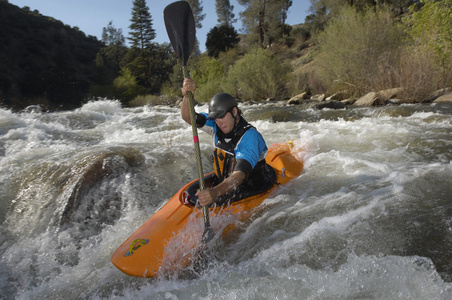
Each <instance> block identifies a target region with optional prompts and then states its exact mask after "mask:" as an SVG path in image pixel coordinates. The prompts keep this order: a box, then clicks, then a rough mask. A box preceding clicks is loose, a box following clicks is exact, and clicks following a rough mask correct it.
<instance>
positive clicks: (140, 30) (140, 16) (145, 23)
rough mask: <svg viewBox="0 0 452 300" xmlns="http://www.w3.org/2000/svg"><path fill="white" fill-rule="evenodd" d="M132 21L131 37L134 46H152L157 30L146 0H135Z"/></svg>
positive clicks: (143, 47)
mask: <svg viewBox="0 0 452 300" xmlns="http://www.w3.org/2000/svg"><path fill="white" fill-rule="evenodd" d="M130 21H131V22H132V23H131V24H130V26H129V28H130V30H131V31H130V32H129V34H130V36H131V37H130V38H129V40H130V41H131V42H132V48H140V49H145V48H149V47H151V46H152V40H153V39H155V30H154V29H153V28H152V16H151V14H150V13H149V7H147V6H146V0H134V1H133V8H132V19H130Z"/></svg>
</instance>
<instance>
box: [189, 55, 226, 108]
mask: <svg viewBox="0 0 452 300" xmlns="http://www.w3.org/2000/svg"><path fill="white" fill-rule="evenodd" d="M223 75H224V71H223V64H222V63H221V62H220V61H219V60H217V59H215V58H210V57H208V56H202V57H200V58H199V59H198V60H197V61H196V63H195V65H194V67H193V70H192V71H191V77H192V78H193V80H194V81H195V82H196V100H197V101H198V102H205V101H208V100H210V98H211V97H212V96H213V95H214V94H217V93H220V92H222V90H221V86H220V85H221V81H222V80H223Z"/></svg>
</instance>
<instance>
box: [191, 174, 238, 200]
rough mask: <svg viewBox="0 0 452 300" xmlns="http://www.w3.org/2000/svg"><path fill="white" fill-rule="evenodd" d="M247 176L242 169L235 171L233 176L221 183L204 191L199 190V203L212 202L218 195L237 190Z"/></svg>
mask: <svg viewBox="0 0 452 300" xmlns="http://www.w3.org/2000/svg"><path fill="white" fill-rule="evenodd" d="M245 177H246V176H245V173H243V172H242V171H234V173H232V175H231V176H229V177H228V178H226V179H225V180H224V181H223V182H222V183H220V184H219V185H217V186H215V187H213V188H208V189H206V190H204V191H198V193H197V196H198V200H199V204H200V205H201V206H206V205H210V204H212V203H213V202H214V201H215V200H216V199H217V198H218V197H220V196H222V195H224V194H226V193H229V192H232V191H233V190H235V189H236V188H237V187H238V186H239V185H240V184H242V182H243V180H245Z"/></svg>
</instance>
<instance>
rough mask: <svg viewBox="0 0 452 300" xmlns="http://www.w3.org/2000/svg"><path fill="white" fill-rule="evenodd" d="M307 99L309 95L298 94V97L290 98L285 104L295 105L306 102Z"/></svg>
mask: <svg viewBox="0 0 452 300" xmlns="http://www.w3.org/2000/svg"><path fill="white" fill-rule="evenodd" d="M309 98H310V97H309V93H308V92H304V93H301V94H298V95H296V96H293V97H292V98H290V99H289V101H288V102H287V104H288V105H297V104H300V103H301V102H303V100H307V99H309Z"/></svg>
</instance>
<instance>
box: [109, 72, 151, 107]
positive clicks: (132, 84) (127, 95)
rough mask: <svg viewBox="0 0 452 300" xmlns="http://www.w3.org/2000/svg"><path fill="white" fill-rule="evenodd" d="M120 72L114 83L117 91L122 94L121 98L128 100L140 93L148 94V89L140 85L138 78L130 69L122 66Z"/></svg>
mask: <svg viewBox="0 0 452 300" xmlns="http://www.w3.org/2000/svg"><path fill="white" fill-rule="evenodd" d="M119 74H120V75H119V76H118V77H117V78H116V79H115V80H114V82H113V85H114V87H115V89H116V91H117V93H118V94H119V95H121V100H123V101H126V102H127V101H129V100H132V99H133V98H135V97H136V96H138V95H144V94H146V89H145V88H143V87H141V86H139V85H138V83H137V78H136V77H135V76H134V75H133V74H132V72H131V71H130V70H129V69H127V68H122V69H121V71H120V72H119Z"/></svg>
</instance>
